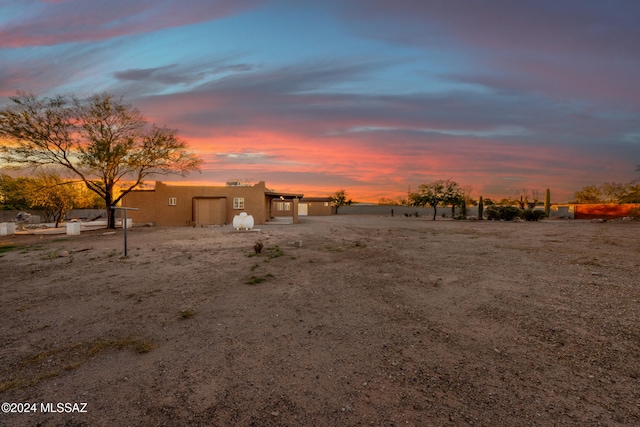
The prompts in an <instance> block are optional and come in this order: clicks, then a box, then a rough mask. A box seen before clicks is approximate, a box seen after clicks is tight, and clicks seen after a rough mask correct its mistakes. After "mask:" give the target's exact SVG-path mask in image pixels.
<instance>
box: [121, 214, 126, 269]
mask: <svg viewBox="0 0 640 427" xmlns="http://www.w3.org/2000/svg"><path fill="white" fill-rule="evenodd" d="M123 210H124V222H123V223H122V226H123V227H124V257H125V258H126V257H127V210H126V209H123Z"/></svg>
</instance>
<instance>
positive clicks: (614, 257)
mask: <svg viewBox="0 0 640 427" xmlns="http://www.w3.org/2000/svg"><path fill="white" fill-rule="evenodd" d="M259 227H260V228H261V229H262V231H261V232H260V233H257V232H234V231H232V230H231V228H230V227H218V228H152V227H141V228H135V229H133V230H131V231H130V232H129V233H128V242H129V257H128V258H127V259H125V258H123V235H122V230H118V232H117V233H116V234H115V235H113V234H111V235H103V231H94V232H88V233H83V234H82V235H81V236H65V235H60V236H43V237H39V236H15V237H10V238H6V237H3V238H1V240H0V256H1V257H0V278H1V280H2V284H1V287H2V291H1V297H0V302H1V315H2V321H1V322H0V337H1V339H2V350H1V353H0V396H1V397H0V401H1V402H7V403H11V402H13V403H16V405H10V406H6V405H3V410H5V409H7V408H8V409H9V410H22V411H24V410H26V409H28V410H30V411H31V412H30V413H9V414H6V413H0V425H2V426H127V425H129V426H138V425H139V426H211V425H214V426H225V427H226V426H356V425H357V426H368V425H373V426H401V425H402V426H404V425H408V426H564V425H570V426H596V425H605V426H630V425H640V278H639V276H640V274H639V272H640V222H605V223H592V222H589V221H575V220H574V221H561V220H558V221H551V220H548V221H543V222H540V223H504V222H487V221H483V222H458V221H450V220H440V219H439V220H438V221H431V220H430V219H429V218H423V217H420V218H406V217H399V216H396V217H388V216H387V217H382V216H381V217H377V216H332V217H315V218H303V219H302V221H301V223H300V224H298V225H264V226H259ZM258 241H261V242H262V243H263V245H264V247H263V249H262V252H261V253H260V254H256V252H255V250H254V245H255V244H256V242H258ZM18 403H19V404H20V405H17V404H18ZM24 403H29V405H24ZM58 403H61V404H62V405H58ZM64 403H69V405H67V406H65V405H64ZM34 404H35V405H34ZM74 404H77V405H75V406H74ZM83 404H86V406H84V405H83ZM34 410H35V413H34ZM58 410H59V411H61V412H51V411H58ZM81 410H84V411H85V412H78V411H81ZM45 411H49V412H45Z"/></svg>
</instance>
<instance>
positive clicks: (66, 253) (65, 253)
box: [58, 251, 69, 258]
mask: <svg viewBox="0 0 640 427" xmlns="http://www.w3.org/2000/svg"><path fill="white" fill-rule="evenodd" d="M66 256H69V251H60V252H58V257H59V258H62V257H66Z"/></svg>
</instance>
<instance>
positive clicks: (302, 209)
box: [298, 203, 309, 216]
mask: <svg viewBox="0 0 640 427" xmlns="http://www.w3.org/2000/svg"><path fill="white" fill-rule="evenodd" d="M298 215H301V216H307V215H309V205H308V204H306V203H299V204H298Z"/></svg>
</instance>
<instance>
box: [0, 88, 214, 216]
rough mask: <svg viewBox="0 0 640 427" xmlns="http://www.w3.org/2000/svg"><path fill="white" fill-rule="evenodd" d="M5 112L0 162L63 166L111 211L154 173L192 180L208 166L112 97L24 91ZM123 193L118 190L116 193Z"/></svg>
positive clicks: (0, 123)
mask: <svg viewBox="0 0 640 427" xmlns="http://www.w3.org/2000/svg"><path fill="white" fill-rule="evenodd" d="M11 100H12V101H13V104H12V105H11V106H9V107H7V108H5V109H3V110H0V137H3V138H5V139H7V140H8V143H6V142H5V143H3V145H2V146H0V154H1V158H2V159H3V160H5V161H6V162H8V163H9V164H10V165H13V166H16V167H19V166H35V167H39V166H43V165H61V166H63V167H65V168H67V169H68V170H69V171H71V172H72V173H73V174H74V175H75V176H77V177H78V178H79V179H81V180H82V181H83V182H84V184H85V185H86V186H87V188H88V189H90V190H91V191H94V192H95V193H96V194H98V195H99V196H100V197H101V198H102V199H103V200H104V202H105V207H106V209H107V212H108V227H109V228H115V212H114V211H113V210H112V209H111V207H112V206H115V205H116V204H117V203H118V202H119V201H120V200H121V199H122V197H123V196H124V195H125V194H127V193H129V192H130V191H131V190H133V189H134V188H136V187H138V186H139V185H141V183H142V182H143V179H144V178H146V177H148V176H149V175H154V174H180V175H183V176H184V175H186V174H188V173H189V172H191V171H196V170H199V169H200V166H201V164H202V160H201V159H200V158H199V157H198V156H197V155H196V154H194V153H192V152H190V151H188V147H187V143H186V142H185V141H183V140H182V139H180V138H179V137H178V133H177V131H176V130H173V129H168V128H166V127H162V128H160V127H157V126H155V125H149V124H148V123H147V121H146V120H145V118H144V116H143V115H142V113H140V112H139V111H138V110H137V109H135V108H134V107H133V106H131V105H129V104H126V103H124V102H123V100H122V98H120V99H116V98H114V97H113V96H111V95H109V94H108V93H101V94H95V95H92V96H90V97H89V98H87V99H86V100H80V99H78V98H76V97H73V96H62V95H57V96H55V97H53V98H44V99H38V98H36V97H35V96H34V95H33V94H28V93H20V92H19V93H18V95H17V96H15V97H12V98H11ZM117 190H119V191H117Z"/></svg>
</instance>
